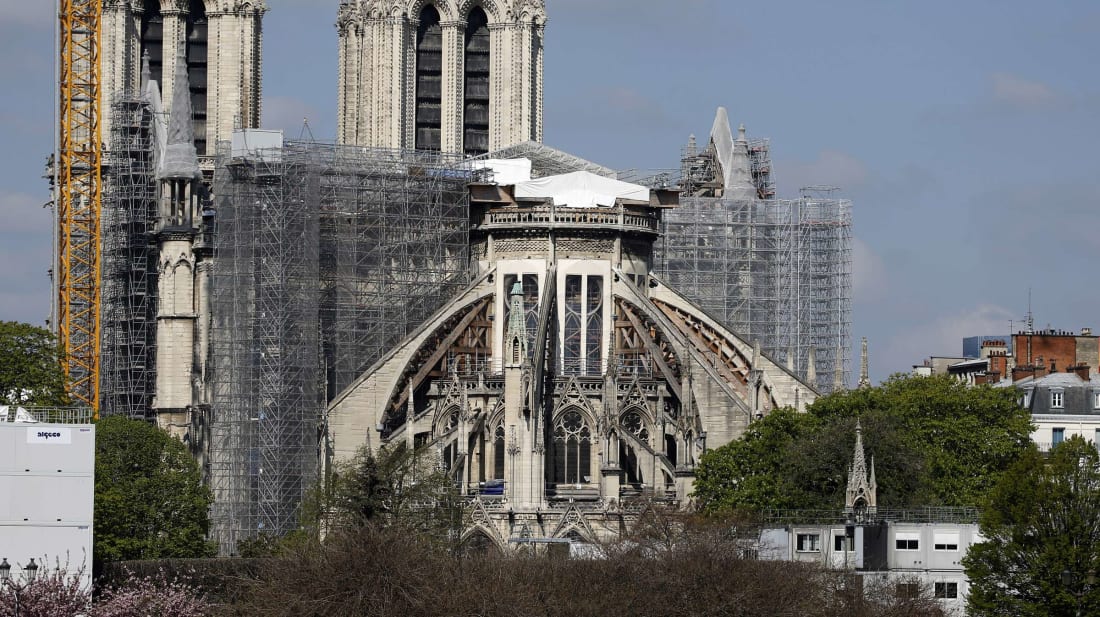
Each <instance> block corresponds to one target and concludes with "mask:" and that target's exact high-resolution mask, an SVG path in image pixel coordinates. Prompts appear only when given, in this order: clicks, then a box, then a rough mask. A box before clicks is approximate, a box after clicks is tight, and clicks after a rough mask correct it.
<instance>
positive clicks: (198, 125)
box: [186, 0, 208, 155]
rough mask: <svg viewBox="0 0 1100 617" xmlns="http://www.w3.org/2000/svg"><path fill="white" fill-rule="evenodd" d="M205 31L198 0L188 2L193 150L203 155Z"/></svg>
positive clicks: (200, 1) (200, 5)
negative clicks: (193, 129)
mask: <svg viewBox="0 0 1100 617" xmlns="http://www.w3.org/2000/svg"><path fill="white" fill-rule="evenodd" d="M207 40H208V28H207V20H206V7H205V6H203V2H202V0H191V4H190V8H189V9H188V15H187V49H186V54H187V81H188V82H189V83H190V86H191V119H192V122H193V123H194V127H195V151H196V152H198V153H199V155H203V154H206V66H207Z"/></svg>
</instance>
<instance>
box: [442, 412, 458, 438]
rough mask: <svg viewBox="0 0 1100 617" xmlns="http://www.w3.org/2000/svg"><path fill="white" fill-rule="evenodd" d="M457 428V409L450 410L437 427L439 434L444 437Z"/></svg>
mask: <svg viewBox="0 0 1100 617" xmlns="http://www.w3.org/2000/svg"><path fill="white" fill-rule="evenodd" d="M456 428H458V409H453V408H452V409H451V411H450V413H448V414H447V416H446V418H445V419H444V420H443V422H441V423H440V425H439V434H440V435H446V434H447V433H450V432H451V431H453V430H455V429H456Z"/></svg>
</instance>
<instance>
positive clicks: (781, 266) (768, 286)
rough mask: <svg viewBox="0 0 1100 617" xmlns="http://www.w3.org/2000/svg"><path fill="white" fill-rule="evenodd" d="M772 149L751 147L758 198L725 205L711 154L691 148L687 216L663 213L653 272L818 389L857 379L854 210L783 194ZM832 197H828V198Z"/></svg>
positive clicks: (814, 195)
mask: <svg viewBox="0 0 1100 617" xmlns="http://www.w3.org/2000/svg"><path fill="white" fill-rule="evenodd" d="M769 150H770V147H769V144H768V142H767V140H761V139H756V140H751V141H750V142H749V160H750V162H751V172H752V178H753V183H754V184H755V186H756V188H757V196H758V199H753V200H734V199H728V198H724V197H721V193H722V183H721V173H720V171H719V168H720V165H719V164H718V161H717V160H716V157H715V156H714V151H713V147H708V148H707V149H706V150H705V151H703V152H699V151H698V150H697V148H696V146H695V144H694V143H689V144H688V146H687V147H686V148H685V149H684V152H683V156H682V159H681V161H682V165H681V173H680V185H681V187H682V189H683V196H682V197H681V199H680V207H678V208H674V209H672V210H670V211H668V212H666V213H665V214H664V217H663V220H662V227H661V239H660V240H659V241H658V243H657V245H656V246H655V248H654V253H655V255H654V263H655V270H656V272H657V273H658V275H659V276H661V277H662V278H664V279H665V280H666V281H667V282H668V284H669V285H670V286H671V287H672V288H673V289H676V290H677V291H679V292H681V293H683V294H684V295H685V296H687V297H688V298H690V299H691V300H692V301H694V302H695V303H696V304H697V305H699V307H700V308H702V309H703V310H705V311H706V312H707V313H709V314H710V315H711V316H713V317H715V318H716V319H718V320H719V321H721V322H722V323H723V324H725V325H726V327H728V328H730V329H731V330H732V331H733V332H735V333H736V334H738V335H739V336H741V337H742V338H744V339H746V340H748V341H751V342H757V341H758V342H759V343H760V346H761V348H762V350H763V351H764V353H765V354H767V355H769V356H771V357H772V358H773V359H774V360H776V361H778V362H779V363H781V364H784V365H787V366H789V368H790V369H791V370H792V371H794V372H795V373H796V374H797V375H799V376H800V377H802V378H803V379H808V377H810V376H811V375H810V362H809V357H810V356H811V355H813V369H814V370H813V372H814V375H812V376H813V377H814V379H813V380H812V381H814V382H815V385H816V386H817V388H818V390H819V391H821V392H831V391H832V390H834V389H836V388H837V387H844V386H845V384H847V383H848V379H849V377H850V375H851V360H850V358H851V351H850V347H851V312H852V292H851V287H852V255H851V244H852V242H851V234H852V204H851V202H850V201H848V200H844V199H833V198H831V197H829V196H828V195H827V194H820V193H818V192H814V191H804V192H803V195H802V197H800V198H799V199H793V200H776V199H770V197H772V196H774V195H775V184H774V179H773V177H772V174H771V159H770V152H769ZM825 193H827V191H826V192H825Z"/></svg>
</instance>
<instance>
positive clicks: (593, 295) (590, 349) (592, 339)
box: [584, 276, 603, 375]
mask: <svg viewBox="0 0 1100 617" xmlns="http://www.w3.org/2000/svg"><path fill="white" fill-rule="evenodd" d="M585 300H586V306H585V309H584V310H585V314H586V315H587V316H588V317H587V323H586V324H585V326H586V327H585V338H586V343H585V352H586V353H585V366H586V368H587V373H588V374H589V375H599V374H600V373H601V372H602V371H601V370H600V368H601V366H600V356H601V353H600V351H601V349H602V347H603V345H602V344H601V343H602V341H603V277H602V276H589V277H588V289H587V293H586V295H585Z"/></svg>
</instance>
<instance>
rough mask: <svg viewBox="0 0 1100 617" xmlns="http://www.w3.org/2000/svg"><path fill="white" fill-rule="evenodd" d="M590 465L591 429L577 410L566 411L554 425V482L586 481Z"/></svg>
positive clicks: (577, 482)
mask: <svg viewBox="0 0 1100 617" xmlns="http://www.w3.org/2000/svg"><path fill="white" fill-rule="evenodd" d="M591 467H592V430H591V429H590V428H588V425H587V424H586V423H585V421H584V417H583V416H582V415H581V414H580V412H578V411H566V412H565V413H563V414H562V415H561V416H560V417H559V418H558V422H557V424H555V425H554V482H556V483H558V484H580V483H587V482H588V477H589V476H590V475H591V473H592V472H591Z"/></svg>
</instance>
